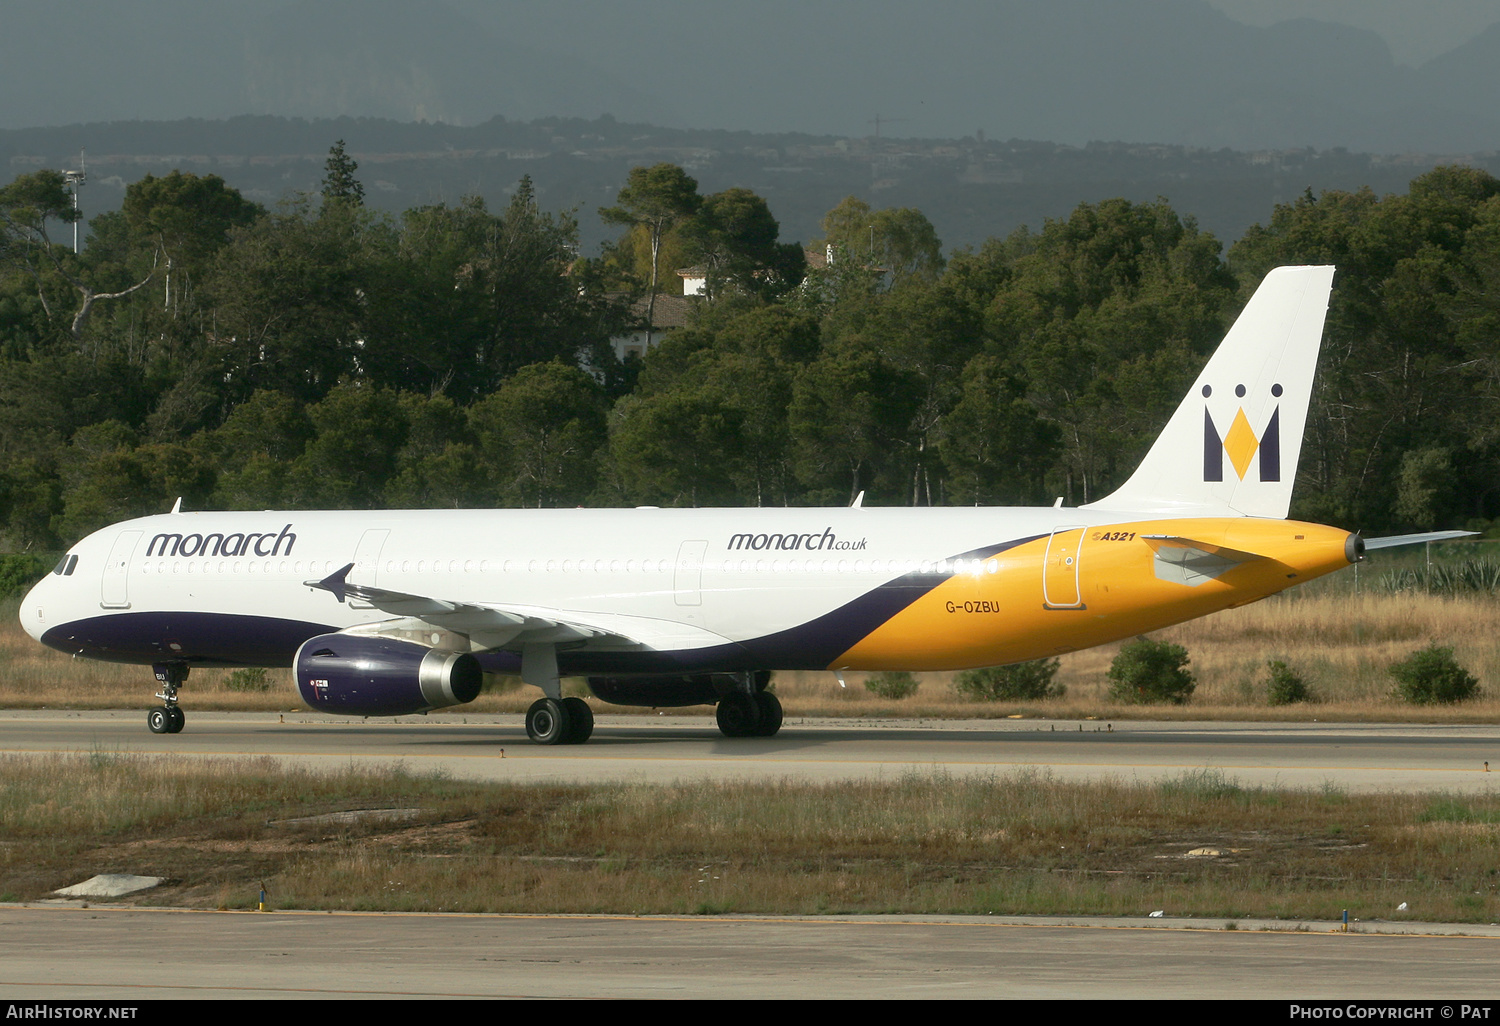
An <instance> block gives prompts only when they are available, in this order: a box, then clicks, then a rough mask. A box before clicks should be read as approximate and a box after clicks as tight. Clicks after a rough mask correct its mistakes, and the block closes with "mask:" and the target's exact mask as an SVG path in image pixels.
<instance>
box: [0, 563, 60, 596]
mask: <svg viewBox="0 0 1500 1026" xmlns="http://www.w3.org/2000/svg"><path fill="white" fill-rule="evenodd" d="M51 569H52V564H51V563H49V562H48V561H47V559H46V557H45V556H33V555H30V554H29V553H22V552H16V553H7V554H5V555H0V598H10V597H11V596H12V595H19V594H21V593H22V592H23V591H25V590H26V589H27V588H30V587H31V586H32V585H33V584H35V583H36V582H37V581H40V580H41V579H42V578H43V577H46V576H47V571H48V570H51Z"/></svg>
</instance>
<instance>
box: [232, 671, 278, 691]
mask: <svg viewBox="0 0 1500 1026" xmlns="http://www.w3.org/2000/svg"><path fill="white" fill-rule="evenodd" d="M224 687H225V688H226V689H228V690H230V691H270V690H271V682H270V680H269V679H267V677H266V671H265V670H264V669H263V668H262V667H259V666H242V667H240V668H239V669H238V670H235V671H234V672H233V673H231V674H230V675H229V676H227V677H225V678H224Z"/></svg>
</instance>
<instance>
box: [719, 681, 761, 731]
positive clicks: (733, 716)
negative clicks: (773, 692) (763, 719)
mask: <svg viewBox="0 0 1500 1026" xmlns="http://www.w3.org/2000/svg"><path fill="white" fill-rule="evenodd" d="M714 718H715V719H717V720H718V721H719V730H720V731H722V732H723V734H724V736H725V737H754V736H755V734H756V728H758V727H759V726H760V703H759V702H757V701H756V700H755V698H754V696H752V695H747V694H745V693H744V692H743V691H733V692H730V693H729V694H727V695H725V696H724V697H723V698H721V699H719V707H718V708H717V709H716V710H714Z"/></svg>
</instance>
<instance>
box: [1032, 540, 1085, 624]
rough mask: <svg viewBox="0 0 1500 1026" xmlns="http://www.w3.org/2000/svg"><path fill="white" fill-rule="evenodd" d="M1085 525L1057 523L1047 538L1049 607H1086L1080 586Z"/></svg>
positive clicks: (1044, 593) (1045, 574) (1044, 591)
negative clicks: (1068, 525) (1079, 573)
mask: <svg viewBox="0 0 1500 1026" xmlns="http://www.w3.org/2000/svg"><path fill="white" fill-rule="evenodd" d="M1085 530H1086V528H1082V527H1055V528H1053V529H1052V537H1051V538H1048V539H1047V556H1046V559H1045V561H1044V563H1043V566H1042V605H1043V607H1045V608H1047V609H1082V608H1083V599H1082V595H1081V593H1080V592H1079V589H1078V566H1079V557H1080V555H1081V554H1082V549H1083V532H1084V531H1085Z"/></svg>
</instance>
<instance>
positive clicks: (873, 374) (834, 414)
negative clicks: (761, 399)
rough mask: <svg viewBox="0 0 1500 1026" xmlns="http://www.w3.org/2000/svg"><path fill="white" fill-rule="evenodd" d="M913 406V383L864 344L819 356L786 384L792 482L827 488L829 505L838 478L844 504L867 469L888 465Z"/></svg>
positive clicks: (917, 398) (866, 478)
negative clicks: (788, 388) (844, 483)
mask: <svg viewBox="0 0 1500 1026" xmlns="http://www.w3.org/2000/svg"><path fill="white" fill-rule="evenodd" d="M920 402H921V390H920V383H919V382H918V381H916V380H915V379H914V378H913V376H912V375H911V374H909V373H906V372H903V371H902V370H900V369H899V368H897V367H895V366H893V365H892V364H891V363H890V362H888V361H886V360H884V359H882V358H881V356H880V355H879V354H878V353H877V352H875V351H874V350H873V349H872V348H871V347H870V346H869V345H868V344H866V343H863V342H862V341H860V340H858V339H849V340H848V341H847V342H845V343H843V344H842V345H840V346H839V347H838V348H836V349H833V350H830V351H825V352H824V353H823V355H822V356H821V357H819V358H818V359H817V360H815V361H814V362H812V363H811V364H809V365H808V366H807V367H805V368H803V369H802V370H801V372H800V373H799V374H798V375H797V378H796V380H795V381H794V382H793V386H792V402H791V408H790V410H789V411H788V425H787V426H788V428H789V430H790V431H791V435H792V439H793V445H794V451H795V452H796V463H797V476H798V477H800V478H801V479H802V480H803V482H804V483H806V484H807V485H809V486H811V487H824V488H827V489H828V491H827V492H826V493H825V497H826V498H828V499H834V497H835V496H837V495H839V489H838V482H839V481H840V479H842V480H844V481H847V482H848V488H849V491H848V495H847V497H846V498H844V499H843V501H844V502H852V501H853V500H854V498H855V496H857V495H858V494H859V492H860V490H861V489H862V488H865V487H867V486H868V484H869V483H870V480H871V478H872V477H873V476H874V473H873V472H874V471H877V470H879V469H882V468H884V467H886V466H888V465H890V463H891V462H892V454H893V452H894V451H895V450H896V449H897V448H898V447H900V446H901V444H902V443H903V441H904V440H905V438H906V436H907V433H908V431H909V429H910V427H911V421H912V416H913V415H914V414H915V413H916V411H917V408H918V406H919V404H920ZM903 484H904V482H903ZM903 490H904V489H903ZM834 501H837V500H836V499H835V500H834Z"/></svg>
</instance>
